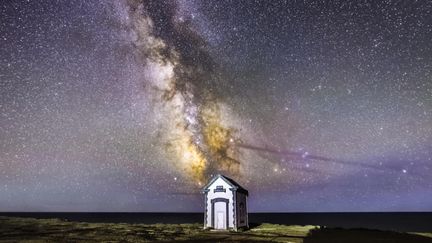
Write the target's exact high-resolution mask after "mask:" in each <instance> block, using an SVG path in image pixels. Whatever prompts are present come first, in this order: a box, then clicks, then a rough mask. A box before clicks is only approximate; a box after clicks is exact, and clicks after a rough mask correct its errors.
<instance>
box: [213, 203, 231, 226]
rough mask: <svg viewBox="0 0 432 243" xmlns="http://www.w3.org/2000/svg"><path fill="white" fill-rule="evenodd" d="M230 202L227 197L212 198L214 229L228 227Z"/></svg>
mask: <svg viewBox="0 0 432 243" xmlns="http://www.w3.org/2000/svg"><path fill="white" fill-rule="evenodd" d="M228 203H229V200H228V199H226V198H215V199H212V200H211V205H212V206H211V214H212V227H213V228H214V229H221V230H222V229H225V230H226V229H228V226H229V224H228V222H229V221H228V216H229V214H228Z"/></svg>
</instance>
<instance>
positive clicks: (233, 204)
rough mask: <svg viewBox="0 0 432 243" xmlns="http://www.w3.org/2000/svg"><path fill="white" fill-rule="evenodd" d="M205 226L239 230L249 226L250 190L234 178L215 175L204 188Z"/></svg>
mask: <svg viewBox="0 0 432 243" xmlns="http://www.w3.org/2000/svg"><path fill="white" fill-rule="evenodd" d="M203 193H204V203H205V204H204V205H205V208H204V228H212V229H217V230H229V229H232V230H237V229H239V228H247V227H249V222H248V214H247V197H248V195H249V193H248V191H247V190H246V189H244V188H243V187H242V186H240V185H239V184H238V183H237V182H235V181H234V180H233V179H231V178H228V177H226V176H223V175H216V176H214V177H213V178H212V179H211V180H210V182H209V183H208V184H207V185H206V186H205V187H204V188H203Z"/></svg>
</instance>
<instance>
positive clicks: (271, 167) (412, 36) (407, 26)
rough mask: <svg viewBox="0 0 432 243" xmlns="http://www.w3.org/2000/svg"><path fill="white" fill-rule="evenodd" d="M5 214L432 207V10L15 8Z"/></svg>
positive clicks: (3, 172) (4, 93) (9, 20)
mask: <svg viewBox="0 0 432 243" xmlns="http://www.w3.org/2000/svg"><path fill="white" fill-rule="evenodd" d="M0 13H1V14H0V47H1V48H0V155H1V156H0V210H1V211H27V210H29V211H200V210H201V207H202V205H201V204H202V198H201V195H199V189H200V187H202V185H203V184H204V183H205V181H206V180H208V179H209V178H210V177H211V176H213V175H214V174H216V173H224V174H227V175H229V176H231V177H233V179H235V180H238V181H239V183H240V184H242V185H244V187H246V188H247V189H249V191H250V195H251V197H250V202H249V203H250V205H251V208H250V209H251V210H252V211H422V210H425V211H430V210H432V208H431V206H432V197H431V195H432V194H431V192H432V181H431V180H430V177H431V176H432V146H431V144H432V43H431V42H430V40H431V39H432V17H431V14H432V4H431V2H430V1H421V0H419V1H405V2H400V1H391V0H388V1H368V0H365V1H334V2H332V3H328V2H325V1H186V0H177V1H153V0H148V1H139V0H122V1H102V0H101V1H78V0H74V1H57V2H55V3H54V2H51V1H31V0H29V1H5V2H3V3H1V5H0Z"/></svg>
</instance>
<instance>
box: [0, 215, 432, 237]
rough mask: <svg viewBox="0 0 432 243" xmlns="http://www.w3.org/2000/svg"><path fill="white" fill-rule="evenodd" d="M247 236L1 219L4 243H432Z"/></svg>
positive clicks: (278, 233) (275, 228) (302, 233)
mask: <svg viewBox="0 0 432 243" xmlns="http://www.w3.org/2000/svg"><path fill="white" fill-rule="evenodd" d="M251 226H252V227H251V229H249V230H244V231H241V232H228V231H225V232H220V231H210V230H203V229H202V225H201V224H125V223H116V224H114V223H84V222H69V221H65V220H60V219H33V218H18V217H0V242H151V241H160V242H174V241H175V242H304V243H315V242H321V243H322V242H324V243H325V242H332V243H337V242H352V243H356V242H362V243H363V242H420V243H421V242H431V243H432V234H431V233H400V232H391V231H378V230H366V229H341V228H326V227H320V226H297V225H278V224H266V223H265V224H252V225H251Z"/></svg>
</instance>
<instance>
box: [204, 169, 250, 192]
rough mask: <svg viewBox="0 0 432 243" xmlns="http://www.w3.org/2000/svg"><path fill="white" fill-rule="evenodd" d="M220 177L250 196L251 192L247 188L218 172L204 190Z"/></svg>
mask: <svg viewBox="0 0 432 243" xmlns="http://www.w3.org/2000/svg"><path fill="white" fill-rule="evenodd" d="M219 178H221V179H222V180H224V181H225V182H226V183H228V185H230V186H232V187H233V188H234V189H235V190H236V191H238V192H241V193H244V194H246V196H249V192H248V191H247V190H246V189H244V188H243V187H242V186H240V185H239V184H238V183H237V182H236V181H234V180H233V179H231V178H229V177H227V176H224V175H221V174H217V175H215V176H213V178H212V179H211V180H210V181H209V183H207V185H206V186H205V187H204V188H203V192H205V191H207V190H208V188H209V187H210V186H211V185H212V184H213V183H214V182H215V181H216V180H217V179H219Z"/></svg>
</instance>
